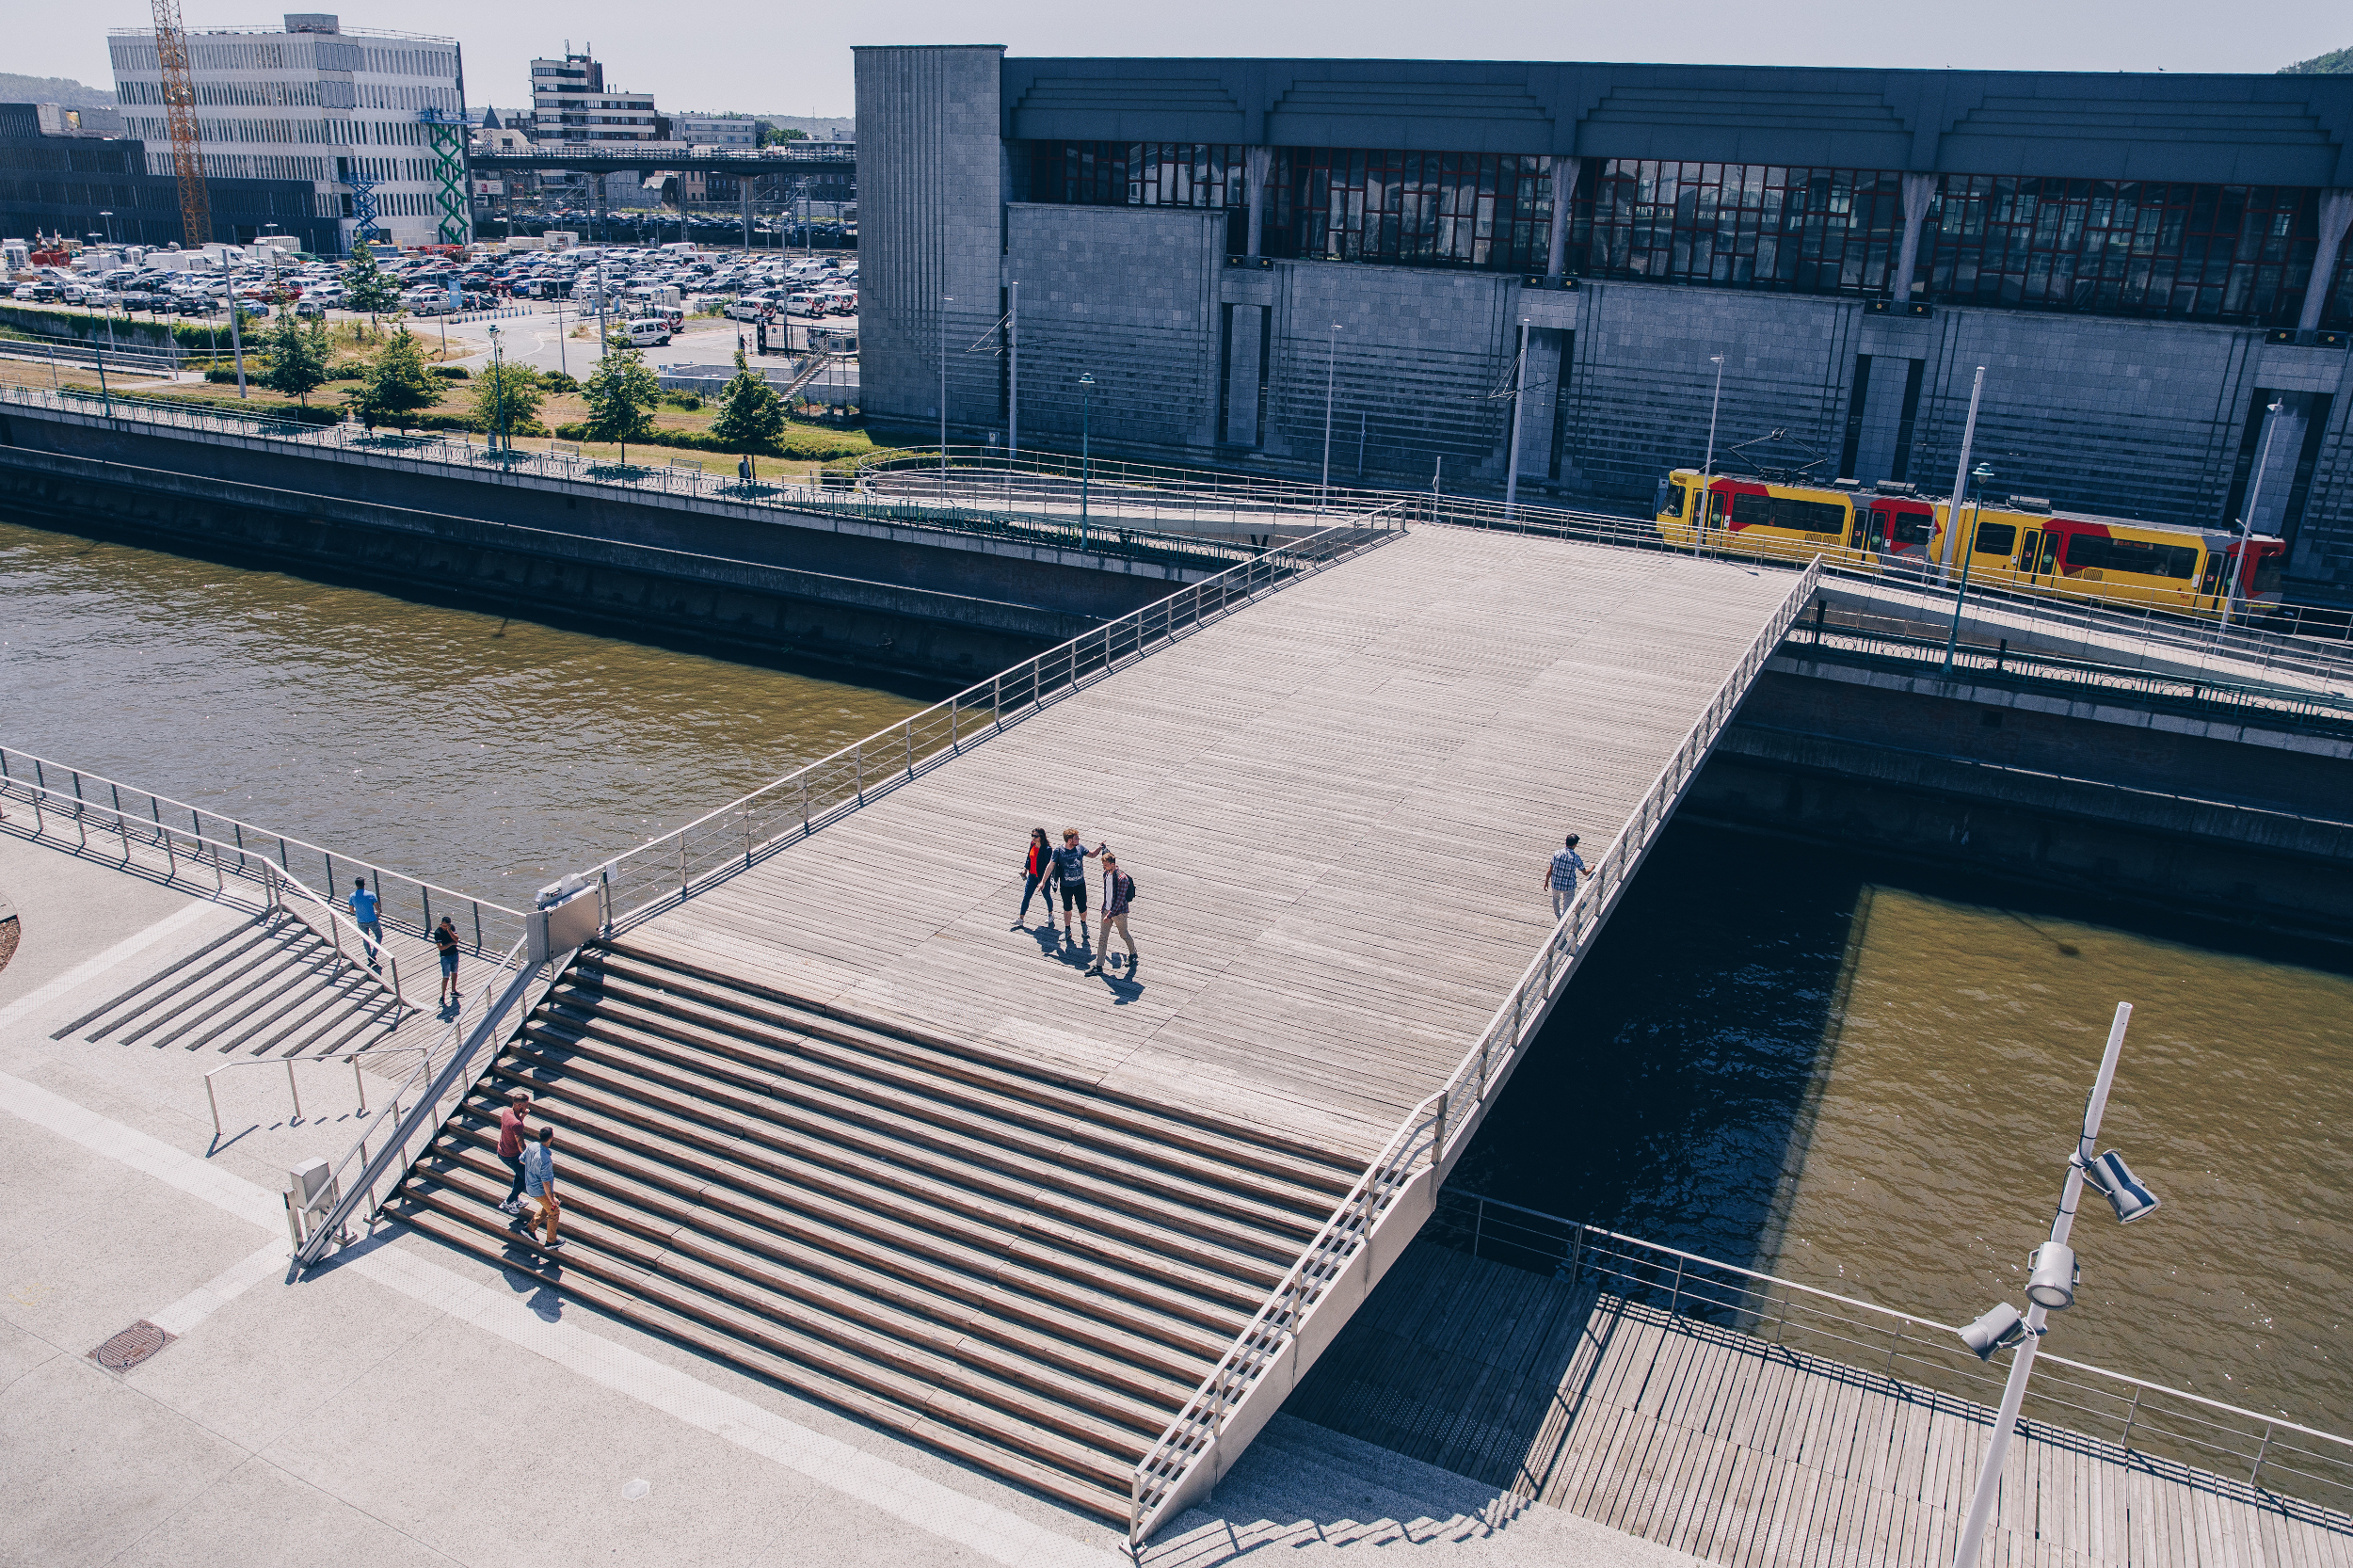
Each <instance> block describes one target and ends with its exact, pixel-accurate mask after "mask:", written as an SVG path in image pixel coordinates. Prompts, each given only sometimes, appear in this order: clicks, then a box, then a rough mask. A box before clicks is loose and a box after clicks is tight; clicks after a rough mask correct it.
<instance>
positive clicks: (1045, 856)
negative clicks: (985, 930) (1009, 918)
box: [1013, 827, 1054, 931]
mask: <svg viewBox="0 0 2353 1568" xmlns="http://www.w3.org/2000/svg"><path fill="white" fill-rule="evenodd" d="M1053 872H1054V846H1053V845H1052V844H1050V843H1048V842H1047V840H1046V829H1044V828H1042V827H1032V829H1030V848H1029V851H1028V853H1027V854H1025V855H1023V856H1022V857H1021V913H1020V914H1018V915H1016V916H1015V917H1014V920H1013V928H1014V929H1015V930H1016V931H1018V930H1020V929H1021V928H1022V927H1023V926H1025V925H1027V924H1029V923H1030V899H1031V896H1032V894H1034V893H1035V892H1036V891H1037V889H1038V886H1039V884H1041V883H1043V882H1045V880H1046V879H1047V878H1048V876H1051V875H1052V874H1053ZM1053 923H1054V889H1053V888H1050V887H1049V888H1047V889H1046V924H1047V926H1048V929H1051V928H1052V926H1053Z"/></svg>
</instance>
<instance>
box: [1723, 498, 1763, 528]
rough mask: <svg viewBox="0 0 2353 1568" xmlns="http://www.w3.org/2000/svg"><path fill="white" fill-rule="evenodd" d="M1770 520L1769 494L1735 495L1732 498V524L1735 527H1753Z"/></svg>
mask: <svg viewBox="0 0 2353 1568" xmlns="http://www.w3.org/2000/svg"><path fill="white" fill-rule="evenodd" d="M1772 520H1773V498H1772V497H1771V496H1769V495H1736V496H1734V497H1733V498H1732V525H1733V526H1734V527H1735V528H1755V527H1758V526H1760V525H1762V524H1766V523H1769V522H1771V521H1772Z"/></svg>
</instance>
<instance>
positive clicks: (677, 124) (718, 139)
mask: <svg viewBox="0 0 2353 1568" xmlns="http://www.w3.org/2000/svg"><path fill="white" fill-rule="evenodd" d="M670 139H671V140H673V141H681V142H684V143H685V144H686V145H687V146H689V147H715V148H718V149H719V150H720V151H721V152H745V151H749V150H750V149H752V148H756V147H758V146H759V145H760V121H759V120H754V119H753V118H752V117H751V116H749V115H740V114H674V115H672V116H671V117H670Z"/></svg>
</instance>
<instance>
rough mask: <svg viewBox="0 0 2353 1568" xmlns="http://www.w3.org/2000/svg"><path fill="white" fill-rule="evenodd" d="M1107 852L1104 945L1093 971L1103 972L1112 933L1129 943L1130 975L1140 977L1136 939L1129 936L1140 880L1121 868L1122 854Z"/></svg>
mask: <svg viewBox="0 0 2353 1568" xmlns="http://www.w3.org/2000/svg"><path fill="white" fill-rule="evenodd" d="M1102 853H1103V945H1102V947H1101V948H1100V949H1098V950H1097V951H1096V954H1095V962H1094V964H1093V965H1092V966H1091V967H1089V968H1088V969H1087V973H1089V974H1101V973H1102V972H1103V965H1104V963H1105V962H1106V961H1107V960H1108V959H1109V958H1110V957H1111V955H1112V932H1114V931H1116V932H1118V933H1119V939H1120V940H1121V941H1123V942H1125V943H1127V944H1128V979H1129V980H1131V981H1132V980H1133V979H1135V977H1136V939H1135V938H1134V937H1133V936H1128V905H1129V904H1133V903H1134V902H1135V899H1136V879H1135V878H1134V877H1132V876H1128V875H1127V874H1126V873H1125V872H1121V871H1120V869H1119V856H1115V855H1113V854H1112V852H1111V851H1110V850H1108V849H1107V850H1105V851H1103V852H1102Z"/></svg>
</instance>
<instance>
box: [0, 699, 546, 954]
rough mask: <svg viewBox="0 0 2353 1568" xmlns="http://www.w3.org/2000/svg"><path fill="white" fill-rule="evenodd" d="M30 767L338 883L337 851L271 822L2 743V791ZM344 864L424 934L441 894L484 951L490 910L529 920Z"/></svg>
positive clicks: (448, 891)
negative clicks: (410, 906)
mask: <svg viewBox="0 0 2353 1568" xmlns="http://www.w3.org/2000/svg"><path fill="white" fill-rule="evenodd" d="M28 769H29V771H30V774H31V776H32V779H33V782H34V783H35V784H38V785H46V784H47V782H48V779H49V776H51V775H53V774H55V775H60V776H66V777H70V778H71V779H72V781H73V792H74V794H75V795H76V796H77V797H82V796H84V794H85V792H86V791H88V790H93V789H104V791H106V792H107V798H108V799H110V800H111V801H113V802H114V803H115V807H116V808H117V809H123V804H122V803H123V799H124V797H125V796H126V795H128V796H129V797H131V805H130V807H129V808H128V809H129V811H130V814H131V815H132V817H133V818H134V820H138V819H139V817H140V816H141V815H142V813H141V812H140V811H139V807H140V806H141V805H142V804H143V805H144V806H145V808H146V809H145V811H144V813H143V815H144V817H145V818H146V819H147V820H150V821H152V822H153V823H154V824H156V825H157V826H159V827H160V826H162V825H163V822H164V813H165V812H166V811H169V812H170V813H171V814H172V815H173V816H175V817H177V816H180V815H182V814H185V815H186V817H187V819H188V824H189V827H190V829H191V830H192V831H193V832H195V833H196V834H197V835H199V836H204V824H205V821H206V819H208V818H209V819H210V820H211V822H212V824H213V827H214V829H215V834H214V837H216V839H226V840H231V841H232V842H233V843H234V844H235V845H236V846H237V849H238V853H239V854H240V855H248V854H249V855H251V856H255V857H256V858H260V859H267V858H268V856H269V849H270V847H271V846H273V845H274V846H276V848H277V851H278V860H277V864H278V867H279V869H280V870H281V871H283V872H285V873H286V874H287V875H288V876H294V875H295V874H296V872H295V870H294V857H293V854H292V852H293V851H294V850H297V849H298V850H301V851H302V852H303V853H304V854H305V855H306V856H316V857H317V858H318V860H319V862H320V864H321V866H322V867H323V869H324V876H323V878H322V880H324V881H325V882H326V883H327V885H328V889H329V891H332V890H333V888H334V886H335V873H336V870H337V857H336V856H335V855H334V854H333V853H332V852H331V851H328V850H325V849H322V848H320V847H319V846H318V845H316V844H313V843H311V842H308V841H307V840H301V839H296V838H290V837H288V836H287V835H285V834H283V833H274V832H272V831H270V830H269V829H268V828H264V827H257V826H255V825H254V824H251V823H248V822H241V821H239V820H238V819H236V818H235V817H231V816H224V815H223V814H221V813H220V812H218V811H208V810H204V809H202V808H199V807H195V806H191V805H189V804H188V803H187V802H186V801H184V800H173V799H172V798H171V797H170V796H168V795H159V794H156V793H154V792H152V791H149V790H142V789H140V788H138V787H137V786H136V785H133V784H124V783H121V782H120V781H118V780H116V779H112V778H108V777H106V776H104V775H103V774H94V773H88V772H86V771H84V770H81V769H78V768H73V767H70V766H68V765H67V764H65V763H63V762H58V761H55V760H51V759H49V758H46V757H38V756H35V755H34V754H33V753H31V752H28V751H20V750H18V749H17V748H15V747H14V746H8V745H0V793H5V792H7V790H8V786H10V785H13V784H20V783H22V782H23V780H24V775H25V773H26V771H27V770H28ZM342 869H343V870H344V871H345V872H366V873H367V874H368V876H369V877H370V878H371V879H372V880H371V881H370V882H369V884H368V885H369V886H370V887H371V888H375V889H376V906H377V908H378V909H379V910H382V911H384V916H383V918H384V921H385V923H386V924H388V925H391V926H393V927H394V928H396V929H407V930H410V931H413V932H415V933H417V934H418V935H420V936H424V935H426V934H428V933H429V932H431V930H432V929H433V919H434V917H433V901H434V900H435V898H436V897H439V898H440V900H441V901H442V903H443V912H444V913H456V912H458V911H461V910H462V911H468V912H471V914H472V926H473V932H472V936H473V944H472V945H473V951H474V952H475V953H476V955H480V954H481V953H482V952H483V919H482V918H483V915H484V913H485V912H486V911H487V912H488V913H489V914H490V916H491V917H492V919H491V926H492V930H493V934H494V935H495V936H502V937H505V938H507V939H509V940H512V937H513V932H515V931H519V930H520V927H521V922H522V920H523V912H522V911H521V910H520V909H509V908H508V907H507V906H506V905H504V904H497V903H493V902H492V901H491V900H489V899H485V898H476V897H474V896H473V895H472V894H471V893H461V892H458V891H456V889H454V888H444V887H442V886H441V885H440V884H439V883H435V882H425V881H422V880H420V879H419V878H416V877H413V876H408V875H405V874H403V873H402V872H388V871H386V870H384V869H383V868H382V867H381V866H377V865H374V864H372V863H369V862H366V861H360V860H352V859H349V858H344V860H343V861H342ZM388 881H390V882H397V883H400V884H403V885H404V886H406V887H407V888H410V889H412V890H413V892H414V894H415V898H416V901H417V904H418V907H419V915H418V921H417V923H416V924H414V925H410V924H409V923H408V921H406V920H401V919H400V918H399V917H398V916H397V915H396V914H393V913H392V908H393V904H392V899H390V898H389V897H387V896H386V895H385V891H384V885H385V884H386V883H387V882H388ZM502 919H504V920H505V921H507V922H511V924H510V929H507V930H501V929H498V928H499V926H500V923H501V920H502Z"/></svg>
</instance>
